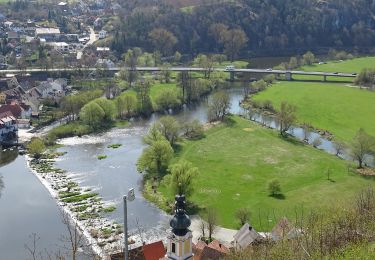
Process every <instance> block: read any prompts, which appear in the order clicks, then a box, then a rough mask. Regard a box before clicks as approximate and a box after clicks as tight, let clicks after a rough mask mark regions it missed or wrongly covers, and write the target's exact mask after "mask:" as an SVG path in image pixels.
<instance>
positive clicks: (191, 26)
mask: <svg viewBox="0 0 375 260" xmlns="http://www.w3.org/2000/svg"><path fill="white" fill-rule="evenodd" d="M181 2H182V1H176V3H174V2H173V1H167V0H165V1H156V0H146V1H142V2H140V1H137V0H129V1H125V3H121V4H122V7H123V8H122V10H120V11H119V12H120V15H119V16H118V19H117V20H116V21H115V22H113V24H112V29H113V32H114V33H113V34H114V35H113V39H112V41H111V47H112V49H114V50H116V51H117V52H118V53H119V54H122V53H123V52H124V51H126V50H127V49H128V48H131V47H141V48H142V49H145V50H146V51H159V52H161V53H162V54H163V55H164V56H168V55H172V54H173V53H174V52H175V51H178V52H180V53H183V54H192V55H195V54H197V53H222V52H225V53H226V54H227V55H228V56H229V58H231V59H233V58H236V56H245V55H249V54H250V55H251V54H258V55H259V54H264V55H267V54H268V55H274V54H275V53H277V54H282V53H290V52H302V51H306V50H313V51H314V52H315V51H317V52H319V50H322V49H326V50H328V48H336V49H354V50H357V51H365V50H367V51H369V50H371V46H373V45H374V43H375V30H374V28H375V18H374V12H375V1H374V0H325V1H323V0H234V1H226V0H220V1H217V0H215V1H192V5H191V6H189V1H183V3H184V5H185V7H182V8H181ZM197 2H198V3H197ZM150 43H152V44H150Z"/></svg>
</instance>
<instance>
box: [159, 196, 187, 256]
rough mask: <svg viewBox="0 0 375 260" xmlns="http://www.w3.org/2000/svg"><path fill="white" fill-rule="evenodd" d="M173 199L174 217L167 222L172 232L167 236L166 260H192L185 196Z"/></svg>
mask: <svg viewBox="0 0 375 260" xmlns="http://www.w3.org/2000/svg"><path fill="white" fill-rule="evenodd" d="M175 199H176V201H175V210H174V212H175V215H174V216H173V218H172V219H171V221H170V222H169V225H170V226H171V228H172V230H171V233H170V234H169V236H168V245H167V255H166V258H167V259H171V260H192V259H193V248H192V238H193V235H192V233H191V231H190V230H189V229H188V228H189V226H190V224H191V221H190V218H189V216H188V215H186V211H185V195H176V197H175Z"/></svg>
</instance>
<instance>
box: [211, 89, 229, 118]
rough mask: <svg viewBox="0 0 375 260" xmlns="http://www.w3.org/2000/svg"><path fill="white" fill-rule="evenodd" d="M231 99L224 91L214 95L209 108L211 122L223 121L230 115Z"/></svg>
mask: <svg viewBox="0 0 375 260" xmlns="http://www.w3.org/2000/svg"><path fill="white" fill-rule="evenodd" d="M229 108H230V98H229V95H228V93H226V92H224V91H219V92H216V93H215V94H213V95H212V98H211V100H210V103H209V106H208V115H209V120H210V121H215V120H220V121H223V120H224V118H225V116H226V115H227V114H228V113H229Z"/></svg>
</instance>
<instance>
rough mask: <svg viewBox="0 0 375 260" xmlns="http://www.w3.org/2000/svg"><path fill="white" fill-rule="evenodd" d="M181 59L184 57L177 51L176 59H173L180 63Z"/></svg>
mask: <svg viewBox="0 0 375 260" xmlns="http://www.w3.org/2000/svg"><path fill="white" fill-rule="evenodd" d="M181 57H182V55H181V53H179V52H178V51H176V52H175V53H174V57H173V60H174V62H180V61H181Z"/></svg>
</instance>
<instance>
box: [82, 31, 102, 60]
mask: <svg viewBox="0 0 375 260" xmlns="http://www.w3.org/2000/svg"><path fill="white" fill-rule="evenodd" d="M89 30H90V39H89V41H88V42H86V44H85V46H83V48H82V50H79V51H77V60H80V59H81V57H82V54H83V50H84V49H85V48H86V47H87V46H89V45H91V44H93V43H94V42H96V41H97V37H96V34H95V31H94V29H93V28H92V27H91V26H89Z"/></svg>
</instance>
